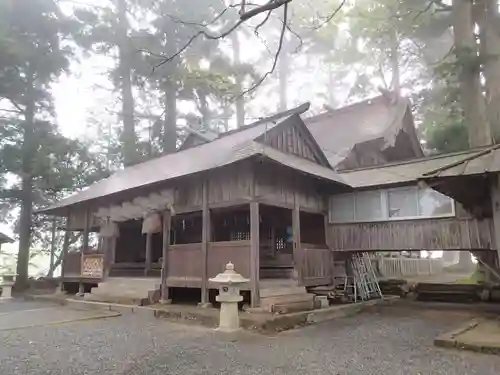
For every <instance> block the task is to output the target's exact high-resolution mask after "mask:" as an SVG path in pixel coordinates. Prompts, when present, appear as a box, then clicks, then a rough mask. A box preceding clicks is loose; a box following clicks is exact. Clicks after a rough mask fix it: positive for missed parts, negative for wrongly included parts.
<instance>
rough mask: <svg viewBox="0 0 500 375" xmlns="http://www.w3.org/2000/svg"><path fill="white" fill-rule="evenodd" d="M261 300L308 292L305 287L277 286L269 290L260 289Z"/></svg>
mask: <svg viewBox="0 0 500 375" xmlns="http://www.w3.org/2000/svg"><path fill="white" fill-rule="evenodd" d="M259 294H260V298H265V297H275V296H286V295H290V294H307V290H306V288H305V287H304V286H297V285H292V286H275V287H269V288H262V286H261V288H260V293H259Z"/></svg>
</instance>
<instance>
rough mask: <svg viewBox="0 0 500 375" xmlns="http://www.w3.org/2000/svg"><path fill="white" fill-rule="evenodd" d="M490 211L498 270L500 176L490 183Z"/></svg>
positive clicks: (499, 260) (496, 175)
mask: <svg viewBox="0 0 500 375" xmlns="http://www.w3.org/2000/svg"><path fill="white" fill-rule="evenodd" d="M490 194H491V211H492V215H493V231H494V246H495V249H496V251H497V267H499V268H500V264H499V263H500V174H499V173H496V174H494V175H493V181H492V182H491V193H490Z"/></svg>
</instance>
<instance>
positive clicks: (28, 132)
mask: <svg viewBox="0 0 500 375" xmlns="http://www.w3.org/2000/svg"><path fill="white" fill-rule="evenodd" d="M26 80H27V93H26V108H25V112H24V124H23V131H24V134H23V145H22V175H21V213H20V216H19V250H18V253H17V272H16V273H17V275H18V276H17V279H16V287H17V288H18V289H20V290H22V289H24V288H26V287H27V285H28V267H29V259H30V245H31V224H32V217H31V216H32V214H33V162H34V159H35V150H36V144H35V142H36V139H35V134H34V131H35V129H34V127H35V124H34V122H35V97H34V95H35V87H34V85H35V82H34V74H33V73H31V72H28V74H27V77H26Z"/></svg>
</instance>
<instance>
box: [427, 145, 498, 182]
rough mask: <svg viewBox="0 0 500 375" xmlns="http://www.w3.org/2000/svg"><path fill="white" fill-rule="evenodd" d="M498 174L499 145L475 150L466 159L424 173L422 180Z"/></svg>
mask: <svg viewBox="0 0 500 375" xmlns="http://www.w3.org/2000/svg"><path fill="white" fill-rule="evenodd" d="M490 172H500V145H495V146H492V147H488V148H486V149H483V150H475V152H473V153H471V154H470V155H469V156H468V157H467V158H464V159H463V160H458V161H456V162H452V163H449V164H446V165H443V166H440V167H437V168H434V169H432V170H430V171H428V172H427V173H424V176H423V177H424V178H436V177H455V176H461V175H464V176H465V175H469V176H470V175H477V174H483V173H490Z"/></svg>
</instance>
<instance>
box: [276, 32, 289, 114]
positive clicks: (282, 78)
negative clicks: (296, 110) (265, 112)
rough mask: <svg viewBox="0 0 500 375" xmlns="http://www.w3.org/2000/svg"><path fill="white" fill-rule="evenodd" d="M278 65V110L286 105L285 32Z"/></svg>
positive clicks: (287, 74)
mask: <svg viewBox="0 0 500 375" xmlns="http://www.w3.org/2000/svg"><path fill="white" fill-rule="evenodd" d="M278 58H279V61H278V63H279V66H278V80H279V94H280V103H279V109H278V110H279V111H280V112H281V111H286V110H287V107H288V97H287V93H288V76H289V74H290V67H289V65H290V58H289V54H288V41H287V37H286V34H285V36H284V38H283V47H282V49H281V53H280V55H279V57H278Z"/></svg>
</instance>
